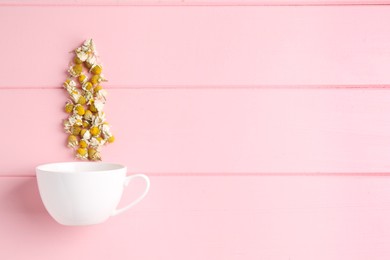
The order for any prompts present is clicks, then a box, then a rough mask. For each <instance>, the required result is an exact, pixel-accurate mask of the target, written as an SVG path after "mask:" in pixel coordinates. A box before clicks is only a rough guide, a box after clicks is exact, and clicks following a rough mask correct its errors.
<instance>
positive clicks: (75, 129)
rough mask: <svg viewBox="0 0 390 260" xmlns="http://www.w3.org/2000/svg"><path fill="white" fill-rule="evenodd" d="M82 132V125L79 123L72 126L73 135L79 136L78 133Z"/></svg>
mask: <svg viewBox="0 0 390 260" xmlns="http://www.w3.org/2000/svg"><path fill="white" fill-rule="evenodd" d="M80 132H81V127H80V126H77V125H75V126H72V134H73V135H75V136H77V135H79V134H80Z"/></svg>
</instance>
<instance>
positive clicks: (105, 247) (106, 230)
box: [0, 176, 390, 260]
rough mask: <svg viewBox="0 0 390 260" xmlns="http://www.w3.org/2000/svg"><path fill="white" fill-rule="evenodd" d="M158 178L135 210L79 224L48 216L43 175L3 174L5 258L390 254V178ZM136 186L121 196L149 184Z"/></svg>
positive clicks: (0, 239) (305, 259) (327, 259)
mask: <svg viewBox="0 0 390 260" xmlns="http://www.w3.org/2000/svg"><path fill="white" fill-rule="evenodd" d="M151 181H152V189H151V190H150V193H149V195H148V196H147V197H146V198H145V200H144V201H143V202H142V203H140V204H139V205H137V206H136V207H135V208H134V209H132V210H131V211H129V212H126V213H124V214H123V215H120V216H117V217H114V218H112V219H110V220H108V221H107V222H106V223H104V224H101V225H96V226H89V227H76V228H72V227H65V226H61V225H59V224H57V223H55V222H54V220H52V219H51V218H50V217H49V215H48V214H47V212H46V211H45V209H44V208H43V205H42V203H41V201H40V198H39V195H38V190H37V186H36V183H35V178H5V177H3V178H0V212H1V214H0V230H1V234H2V235H1V236H0V244H1V250H0V258H2V259H13V260H22V259H31V258H32V259H54V258H55V259H58V260H68V259H107V258H109V259H118V260H122V259H143V260H149V259H150V260H152V259H153V260H154V259H189V260H195V259H196V260H198V259H226V260H233V259H234V260H236V259H248V260H255V259H256V260H257V259H269V260H281V259H300V260H311V259H318V260H334V259H356V260H366V259H376V260H387V259H388V256H389V254H390V249H389V247H388V241H389V239H390V222H389V221H388V216H389V214H390V194H389V188H388V187H389V186H390V179H389V178H388V177H379V176H376V177H362V176H360V177H357V176H355V177H340V176H337V177H224V178H221V177H185V178H183V177H151ZM131 188H132V189H133V190H130V191H127V192H126V193H125V196H124V197H123V201H122V202H124V203H125V202H126V201H129V200H131V198H132V197H133V196H135V195H136V193H137V190H138V189H141V188H142V187H141V185H140V183H134V186H132V187H131ZM113 241H115V242H113ZM21 246H22V248H23V249H22V250H21ZM147 248H148V249H149V250H146V249H147Z"/></svg>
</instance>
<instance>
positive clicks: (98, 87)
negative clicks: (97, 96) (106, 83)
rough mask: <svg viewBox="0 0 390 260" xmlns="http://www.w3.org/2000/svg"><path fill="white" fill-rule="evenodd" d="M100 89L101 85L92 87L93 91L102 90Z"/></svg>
mask: <svg viewBox="0 0 390 260" xmlns="http://www.w3.org/2000/svg"><path fill="white" fill-rule="evenodd" d="M102 89H103V87H102V86H100V85H97V86H96V87H95V88H94V91H95V92H98V91H100V90H102Z"/></svg>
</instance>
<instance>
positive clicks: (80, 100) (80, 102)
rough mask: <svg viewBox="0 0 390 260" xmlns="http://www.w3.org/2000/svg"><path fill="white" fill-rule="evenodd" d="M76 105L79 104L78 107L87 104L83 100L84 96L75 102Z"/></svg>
mask: <svg viewBox="0 0 390 260" xmlns="http://www.w3.org/2000/svg"><path fill="white" fill-rule="evenodd" d="M77 103H79V104H80V105H85V103H87V101H86V100H85V97H84V96H80V97H79V100H77Z"/></svg>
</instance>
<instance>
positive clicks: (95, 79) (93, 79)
mask: <svg viewBox="0 0 390 260" xmlns="http://www.w3.org/2000/svg"><path fill="white" fill-rule="evenodd" d="M90 81H91V83H92V85H94V86H95V85H97V84H98V83H99V82H100V76H99V75H93V76H92V77H91V80H90Z"/></svg>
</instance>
